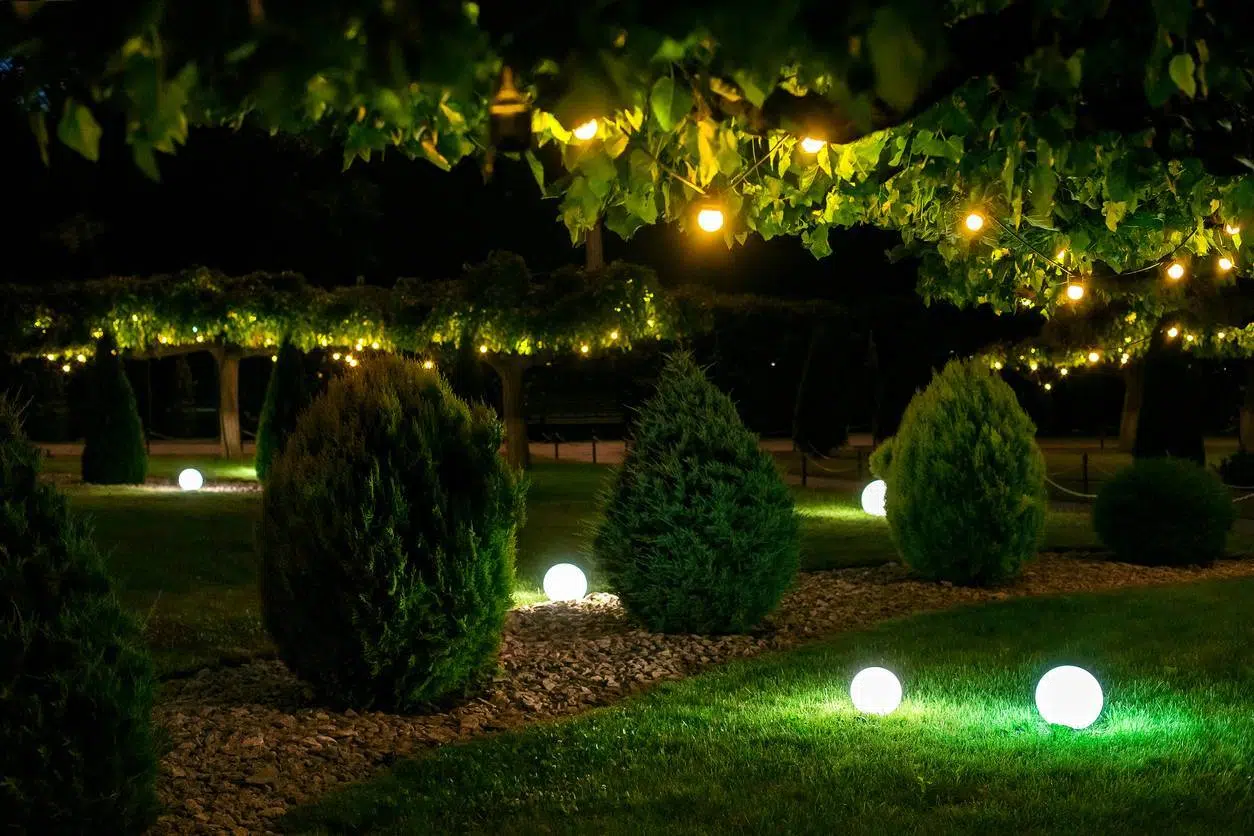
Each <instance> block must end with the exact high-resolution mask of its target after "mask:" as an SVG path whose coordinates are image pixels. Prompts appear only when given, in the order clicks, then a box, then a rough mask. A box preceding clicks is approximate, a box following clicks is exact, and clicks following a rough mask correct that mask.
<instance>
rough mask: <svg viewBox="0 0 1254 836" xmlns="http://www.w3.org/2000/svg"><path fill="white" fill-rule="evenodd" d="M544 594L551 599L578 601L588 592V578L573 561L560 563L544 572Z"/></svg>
mask: <svg viewBox="0 0 1254 836" xmlns="http://www.w3.org/2000/svg"><path fill="white" fill-rule="evenodd" d="M544 594H545V595H547V596H549V600H550V601H578V600H579V599H580V598H582V597H583V596H585V595H587V594H588V578H587V576H586V575H584V573H583V570H582V569H580V568H579V567H578V566H576V565H575V564H573V563H559V564H557V565H556V566H553V567H551V568H550V569H549V571H547V572H545V573H544Z"/></svg>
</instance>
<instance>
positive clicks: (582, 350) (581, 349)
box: [579, 343, 589, 354]
mask: <svg viewBox="0 0 1254 836" xmlns="http://www.w3.org/2000/svg"><path fill="white" fill-rule="evenodd" d="M588 351H589V348H588V344H587V343H584V344H583V345H581V346H579V353H580V354H587V353H588Z"/></svg>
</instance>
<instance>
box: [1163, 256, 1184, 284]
mask: <svg viewBox="0 0 1254 836" xmlns="http://www.w3.org/2000/svg"><path fill="white" fill-rule="evenodd" d="M1167 277H1168V278H1169V279H1171V280H1172V281H1173V282H1178V281H1180V279H1183V278H1184V265H1183V264H1181V263H1180V262H1178V261H1173V262H1171V264H1170V265H1168V267H1167Z"/></svg>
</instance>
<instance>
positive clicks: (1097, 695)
mask: <svg viewBox="0 0 1254 836" xmlns="http://www.w3.org/2000/svg"><path fill="white" fill-rule="evenodd" d="M1102 704H1103V697H1102V686H1101V684H1100V683H1099V682H1098V681H1097V677H1095V676H1093V674H1091V673H1089V672H1088V671H1086V670H1085V669H1084V668H1077V667H1076V666H1075V665H1063V666H1062V667H1058V668H1054V669H1053V670H1051V671H1050V672H1049V673H1047V674H1045V675H1044V676H1042V677H1041V681H1040V682H1039V683H1037V685H1036V710H1037V711H1039V712H1040V713H1041V717H1042V718H1043V719H1044V720H1045V722H1046V723H1050V724H1051V725H1055V726H1069V727H1071V728H1073V729H1087V728H1088V727H1089V726H1091V725H1093V723H1094V722H1096V721H1097V718H1098V716H1099V715H1100V714H1101V713H1102Z"/></svg>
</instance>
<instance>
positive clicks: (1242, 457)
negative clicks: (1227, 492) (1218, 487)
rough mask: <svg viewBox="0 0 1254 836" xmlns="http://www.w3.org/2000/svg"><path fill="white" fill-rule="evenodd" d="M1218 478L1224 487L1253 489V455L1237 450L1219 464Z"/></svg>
mask: <svg viewBox="0 0 1254 836" xmlns="http://www.w3.org/2000/svg"><path fill="white" fill-rule="evenodd" d="M1219 478H1220V479H1221V480H1222V481H1223V483H1224V484H1225V485H1232V486H1234V487H1238V488H1247V489H1254V453H1251V452H1250V451H1248V450H1238V451H1237V452H1235V453H1233V454H1232V455H1230V456H1228V457H1227V458H1225V459H1224V460H1223V461H1222V462H1220V463H1219Z"/></svg>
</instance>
